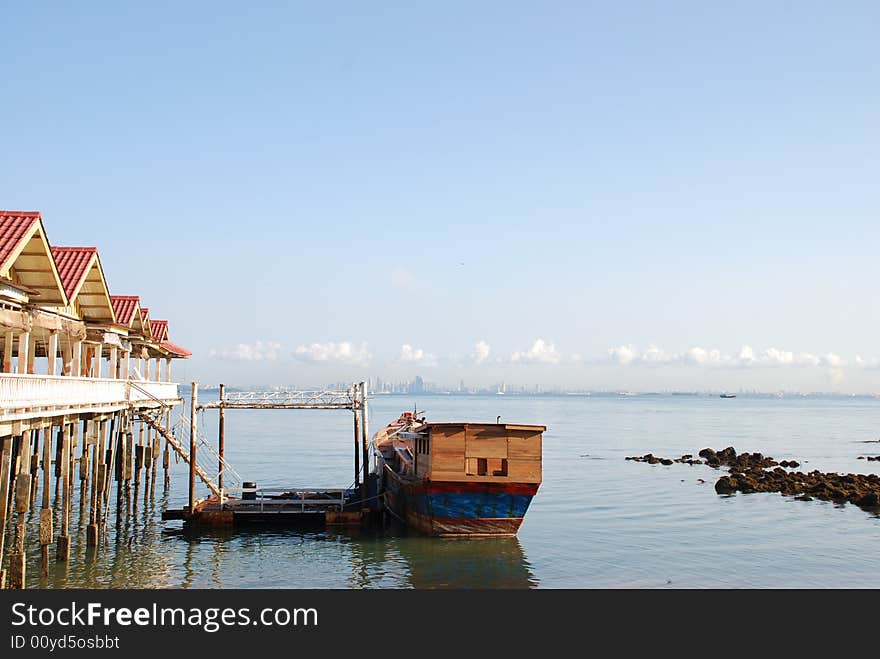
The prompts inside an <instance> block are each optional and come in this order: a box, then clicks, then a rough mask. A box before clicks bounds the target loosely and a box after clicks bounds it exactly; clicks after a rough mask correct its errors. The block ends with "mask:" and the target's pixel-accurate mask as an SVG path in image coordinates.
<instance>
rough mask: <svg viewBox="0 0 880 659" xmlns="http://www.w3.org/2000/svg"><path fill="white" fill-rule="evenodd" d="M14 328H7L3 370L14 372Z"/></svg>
mask: <svg viewBox="0 0 880 659" xmlns="http://www.w3.org/2000/svg"><path fill="white" fill-rule="evenodd" d="M13 338H14V336H13V334H12V330H7V331H6V335H5V337H4V340H3V372H4V373H12V342H13Z"/></svg>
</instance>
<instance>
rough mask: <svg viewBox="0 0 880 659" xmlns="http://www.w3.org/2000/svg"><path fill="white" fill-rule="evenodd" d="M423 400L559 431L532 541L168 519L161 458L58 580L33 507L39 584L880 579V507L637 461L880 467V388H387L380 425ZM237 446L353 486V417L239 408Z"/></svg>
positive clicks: (809, 582)
mask: <svg viewBox="0 0 880 659" xmlns="http://www.w3.org/2000/svg"><path fill="white" fill-rule="evenodd" d="M414 403H418V406H419V409H420V410H421V409H425V410H426V414H427V417H428V419H429V420H431V421H463V420H467V421H483V422H494V421H495V418H496V416H498V415H500V416H501V417H502V421H503V422H508V423H530V424H543V425H546V426H547V427H548V429H547V432H546V433H545V435H544V483H543V485H542V486H541V489H540V490H539V492H538V495H537V496H536V497H535V499H534V501H533V503H532V505H531V507H530V509H529V511H528V513H527V515H526V518H525V522H524V523H523V525H522V528H521V529H520V532H519V535H518V537H517V538H509V539H474V540H467V539H439V538H426V537H420V536H417V535H412V534H406V533H399V532H398V533H396V534H394V533H388V534H371V533H362V532H340V531H324V530H320V531H309V532H295V531H283V532H279V531H272V532H259V533H257V532H244V531H242V532H239V531H234V532H224V533H214V534H201V535H197V536H190V535H188V534H186V533H183V532H182V530H181V522H177V521H173V522H163V521H162V520H161V511H162V509H164V508H165V507H173V508H179V507H181V506H182V505H184V504H185V503H186V499H187V489H186V488H187V482H188V471H187V468H186V465H185V464H184V463H183V462H181V463H180V464H176V465H173V468H172V484H171V488H170V490H169V491H167V492H166V491H164V488H163V483H162V476H161V462H160V475H159V478H158V479H157V480H158V483H157V486H156V489H155V492H154V493H153V494H151V493H150V492H149V491H147V492H146V493H145V492H144V491H143V489H142V490H141V491H140V492H138V497H137V499H134V500H132V501H131V502H130V504H129V506H130V513H127V512H124V513H123V515H122V518H121V520H117V517H116V515H115V500H116V495H115V488H114V492H113V493H112V495H111V510H113V511H114V512H113V514H111V516H110V521H109V524H108V530H107V546H106V548H105V549H104V550H103V551H101V552H100V553H97V554H95V552H94V550H89V549H87V548H86V547H85V527H84V524H85V521H83V522H82V523H80V520H79V518H78V514H77V513H78V510H79V508H78V503H77V502H74V508H73V509H74V515H73V517H72V522H71V525H72V528H73V529H75V531H76V537H74V538H73V542H72V559H71V561H70V563H69V564H68V565H67V566H63V565H62V566H60V567H59V566H58V565H57V564H56V563H55V560H54V551H53V554H52V560H51V571H50V575H49V577H48V578H45V577H40V573H39V547H37V546H34V545H35V542H36V540H35V539H36V537H37V535H36V533H35V529H36V524H37V523H38V514H37V515H34V514H31V518H30V520H29V523H30V524H31V525H32V529H31V531H30V533H29V542H30V545H31V546H30V548H29V551H30V555H29V561H28V575H27V581H28V587H32V588H39V587H52V588H65V587H90V588H91V587H97V588H126V587H145V588H334V589H342V588H389V587H390V588H450V587H452V588H458V587H468V588H606V587H610V588H744V587H748V588H789V587H791V588H807V587H810V588H826V587H830V588H878V587H880V551H878V547H880V517H878V515H876V514H871V513H869V512H865V511H864V510H861V509H859V508H857V507H855V506H853V505H849V504H845V505H835V504H833V503H828V502H822V501H818V500H814V501H809V502H805V501H796V500H794V499H792V498H789V497H783V496H781V495H778V494H738V495H733V496H719V495H718V494H716V493H715V490H714V488H713V484H714V482H715V480H716V479H717V478H718V477H719V476H720V475H722V474H723V473H726V472H725V471H723V470H722V471H718V470H714V469H711V468H710V467H706V466H702V465H698V466H688V465H681V464H674V465H672V466H668V467H667V466H662V465H656V466H650V465H648V464H644V463H636V462H632V461H626V460H624V458H625V457H626V456H631V455H642V454H644V453H648V452H652V453H654V454H655V455H658V456H662V457H670V458H676V457H679V456H680V455H682V454H684V453H693V454H696V453H697V452H698V451H699V450H700V449H701V448H704V447H712V448H715V449H721V448H724V447H726V446H733V447H735V448H736V449H737V451H761V452H763V453H764V454H765V455H771V456H773V457H775V458H776V459H777V460H782V459H796V460H799V461H800V462H801V463H802V465H801V470H807V471H808V470H812V469H819V470H822V471H838V472H844V473H845V472H863V473H870V472H872V471H877V470H878V467H877V465H878V463H876V462H867V461H866V460H857V457H858V456H859V455H877V454H880V444H877V443H864V442H866V441H870V440H877V439H878V437H880V400H875V399H872V398H867V397H866V398H834V397H826V398H797V397H785V398H770V397H766V398H760V397H744V396H740V397H738V398H736V399H727V400H724V399H720V398H718V397H716V396H672V395H640V396H595V395H594V396H591V397H589V396H558V397H550V396H541V397H539V396H536V397H525V396H515V397H514V396H468V397H465V396H461V397H459V396H421V397H417V398H416V397H413V396H378V397H375V398H374V399H373V400H372V401H371V409H370V424H371V429H376V428H377V427H379V426H380V425H384V424H386V423H388V422H389V421H391V420H392V419H395V418H397V416H398V414H399V413H400V412H401V411H403V410H404V409H412V407H413V404H414ZM216 425H217V413H216V411H208V412H204V413H203V417H202V420H201V421H200V426H201V429H202V432H203V433H205V434H206V435H207V436H209V437H215V436H216ZM226 454H227V458H228V461H229V462H230V463H231V464H232V465H233V466H234V467H235V469H236V470H237V471H238V472H239V473H240V474H241V476H242V477H243V478H244V480H253V481H256V482H257V483H258V484H259V485H260V486H265V487H269V486H320V487H348V486H350V485H351V483H352V482H353V480H354V475H353V462H352V461H353V458H352V454H353V446H352V419H351V414H350V413H349V412H335V411H277V410H273V411H237V410H231V411H229V412H227V451H226ZM172 462H173V461H172ZM701 479H702V480H701ZM76 489H77V490H79V482H78V481H77V488H76ZM205 493H206V490H202V489H201V486H200V493H199V494H200V496H201V495H204V494H205ZM38 502H39V498H38ZM57 528H58V527H57V525H56V529H57ZM9 540H11V537H9V538H7V542H8V541H9Z"/></svg>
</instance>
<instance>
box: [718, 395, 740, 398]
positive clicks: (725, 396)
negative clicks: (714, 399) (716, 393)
mask: <svg viewBox="0 0 880 659" xmlns="http://www.w3.org/2000/svg"><path fill="white" fill-rule="evenodd" d="M721 398H736V394H721Z"/></svg>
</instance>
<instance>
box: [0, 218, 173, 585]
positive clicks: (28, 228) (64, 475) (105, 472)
mask: <svg viewBox="0 0 880 659" xmlns="http://www.w3.org/2000/svg"><path fill="white" fill-rule="evenodd" d="M0 350H2V369H0V588H5V587H9V588H23V587H24V585H25V583H26V567H27V564H26V560H25V557H26V555H27V551H28V549H29V547H30V546H31V543H33V544H34V545H38V546H39V547H40V554H41V566H40V573H41V577H47V576H48V574H49V563H50V561H51V555H50V554H51V548H52V546H53V545H54V547H55V552H54V553H55V561H57V562H58V563H61V564H65V565H66V564H67V562H68V561H69V560H70V557H71V544H72V542H71V541H72V539H73V538H74V537H76V536H79V534H80V533H82V534H83V535H82V536H80V537H81V538H82V539H84V541H85V545H86V546H87V547H88V548H91V549H93V550H94V551H101V550H102V549H103V548H104V547H106V545H107V538H106V528H107V521H108V518H109V517H110V515H112V514H113V513H114V510H113V507H112V506H111V505H110V499H111V490H112V488H113V484H114V483H115V484H116V496H117V506H116V510H115V514H116V515H118V516H119V515H123V514H128V513H127V511H128V510H129V508H131V507H133V506H136V500H137V498H138V494H139V489H140V487H141V485H142V484H143V491H144V493H145V496H146V494H147V493H148V492H149V491H150V490H151V488H153V487H155V472H156V457H157V456H158V448H157V447H158V446H159V435H158V434H156V433H155V432H154V431H153V427H154V426H153V425H152V424H151V423H150V422H149V421H147V419H152V420H153V422H154V423H155V420H156V419H159V418H161V417H162V416H164V417H165V418H166V420H167V419H170V415H171V411H172V410H173V409H174V408H175V407H176V406H178V405H180V404H181V403H182V402H183V401H182V400H181V398H180V396H179V393H178V386H177V384H175V383H174V382H172V380H171V365H172V361H173V360H175V359H186V358H188V357H189V356H190V353H189V351H187V350H185V349H183V348H181V347H179V346H177V345H175V344H173V343H171V342H170V341H169V340H168V321H165V320H152V319H151V318H150V315H149V310H148V309H147V308H143V307H142V306H141V304H140V298H139V297H137V296H132V295H126V296H114V295H111V294H110V289H109V286H108V284H107V281H106V279H105V277H104V272H103V270H102V268H101V262H100V258H99V256H98V251H97V249H96V248H94V247H56V246H53V245H51V244H50V243H49V240H48V238H47V235H46V229H45V227H44V224H43V219H42V216H41V215H40V213H38V212H22V211H0ZM166 423H168V422H167V421H166ZM135 435H137V444H136V445H135V439H134V437H135ZM77 478H78V479H79V483H80V486H79V492H78V501H79V509H78V510H74V509H73V502H74V500H75V495H76V494H77V493H76V485H75V483H76V480H77ZM53 490H54V497H53ZM132 490H133V491H134V494H133V496H132ZM38 491H39V492H40V493H41V496H40V497H39V500H38V498H37V493H38ZM132 499H134V500H135V502H134V503H133V502H132ZM123 504H125V505H123ZM37 506H39V532H38V534H37V535H38V537H35V538H33V539H29V538H28V537H27V532H28V523H27V522H28V519H29V517H30V516H31V515H32V514H36V513H37V510H36V509H37Z"/></svg>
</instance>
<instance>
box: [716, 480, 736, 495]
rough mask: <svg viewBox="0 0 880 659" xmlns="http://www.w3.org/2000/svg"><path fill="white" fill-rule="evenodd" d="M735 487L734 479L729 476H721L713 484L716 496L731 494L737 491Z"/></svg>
mask: <svg viewBox="0 0 880 659" xmlns="http://www.w3.org/2000/svg"><path fill="white" fill-rule="evenodd" d="M737 485H738V484H737V481H736V479H733V478H731V477H730V476H722V477H721V478H719V479H718V481H717V482H716V483H715V491H716V492H718V494H733V493H734V492H736V490H737Z"/></svg>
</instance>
